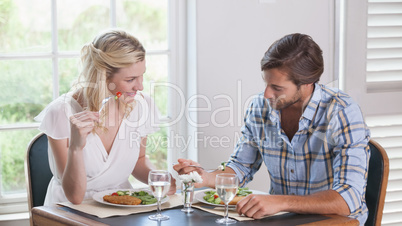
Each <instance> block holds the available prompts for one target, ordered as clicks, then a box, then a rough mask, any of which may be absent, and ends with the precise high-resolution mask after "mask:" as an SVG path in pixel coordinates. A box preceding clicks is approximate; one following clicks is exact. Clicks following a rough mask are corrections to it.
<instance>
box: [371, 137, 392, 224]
mask: <svg viewBox="0 0 402 226" xmlns="http://www.w3.org/2000/svg"><path fill="white" fill-rule="evenodd" d="M369 147H370V152H371V155H370V160H369V169H368V176H367V188H366V203H367V208H368V210H369V215H368V218H367V221H366V223H365V225H366V226H369V225H370V226H371V225H381V219H382V214H383V210H384V202H385V193H386V190H387V185H388V174H389V159H388V155H387V153H386V152H385V150H384V148H383V147H382V146H381V145H380V144H379V143H377V142H376V141H374V140H372V139H371V140H370V141H369Z"/></svg>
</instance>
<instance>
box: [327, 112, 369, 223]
mask: <svg viewBox="0 0 402 226" xmlns="http://www.w3.org/2000/svg"><path fill="white" fill-rule="evenodd" d="M340 109H341V110H340V111H339V112H337V113H335V114H334V115H333V116H332V118H331V119H330V121H329V123H330V129H331V132H332V139H333V140H332V142H334V146H335V147H334V149H333V155H334V156H335V157H334V159H333V170H334V181H333V186H332V189H333V190H335V191H337V192H338V193H339V194H340V195H341V196H342V197H343V198H344V200H345V201H346V203H347V204H348V206H349V209H350V212H351V216H353V215H359V214H361V213H362V212H364V211H366V210H365V209H362V207H363V203H364V202H365V192H366V181H367V173H368V162H369V158H370V153H369V147H368V141H369V132H367V131H368V129H367V126H366V124H365V123H364V119H363V116H362V113H361V110H360V108H359V107H358V105H357V104H351V105H349V106H346V107H344V108H340ZM335 112H336V111H335Z"/></svg>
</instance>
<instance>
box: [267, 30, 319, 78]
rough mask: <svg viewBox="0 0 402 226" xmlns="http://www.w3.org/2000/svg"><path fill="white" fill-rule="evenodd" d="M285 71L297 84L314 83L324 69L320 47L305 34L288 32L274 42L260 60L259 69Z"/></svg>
mask: <svg viewBox="0 0 402 226" xmlns="http://www.w3.org/2000/svg"><path fill="white" fill-rule="evenodd" d="M273 68H277V69H279V70H282V71H284V72H286V73H287V74H288V75H289V80H291V81H292V82H293V83H294V84H296V85H297V86H300V85H303V84H310V83H316V82H318V81H319V80H320V77H321V74H322V73H323V71H324V60H323V58H322V50H321V48H320V47H319V46H318V45H317V43H315V42H314V41H313V39H312V38H311V37H310V36H308V35H305V34H299V33H295V34H290V35H286V36H284V37H283V38H281V39H279V40H277V41H276V42H274V43H273V44H272V45H271V46H270V47H269V49H268V50H267V51H266V52H265V54H264V57H263V58H262V60H261V70H262V71H264V70H267V69H273Z"/></svg>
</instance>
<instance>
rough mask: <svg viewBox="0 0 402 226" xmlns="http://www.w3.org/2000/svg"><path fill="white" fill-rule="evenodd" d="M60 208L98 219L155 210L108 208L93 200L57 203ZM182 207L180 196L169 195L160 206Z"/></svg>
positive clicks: (153, 207) (153, 209) (146, 207)
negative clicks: (76, 203) (77, 202)
mask: <svg viewBox="0 0 402 226" xmlns="http://www.w3.org/2000/svg"><path fill="white" fill-rule="evenodd" d="M58 204H59V205H62V206H67V207H69V208H71V209H75V210H78V211H81V212H84V213H87V214H91V215H94V216H97V217H99V218H106V217H111V216H125V215H130V214H136V213H144V212H151V211H155V210H156V205H155V206H136V207H119V206H110V205H105V204H102V203H99V202H97V201H95V200H93V199H87V200H84V201H83V202H82V203H81V204H78V205H74V204H72V203H71V202H62V203H58ZM180 205H183V202H182V200H181V195H180V194H174V195H169V200H168V201H167V202H165V203H163V204H162V205H161V208H162V210H164V209H170V208H174V207H176V206H180Z"/></svg>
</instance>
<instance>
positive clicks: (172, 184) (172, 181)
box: [168, 174, 176, 195]
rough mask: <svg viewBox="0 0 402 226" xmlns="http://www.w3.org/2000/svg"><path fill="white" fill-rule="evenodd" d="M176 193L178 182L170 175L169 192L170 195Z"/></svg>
mask: <svg viewBox="0 0 402 226" xmlns="http://www.w3.org/2000/svg"><path fill="white" fill-rule="evenodd" d="M175 193H176V180H175V179H174V178H173V177H172V174H170V188H169V191H168V195H174V194H175Z"/></svg>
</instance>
